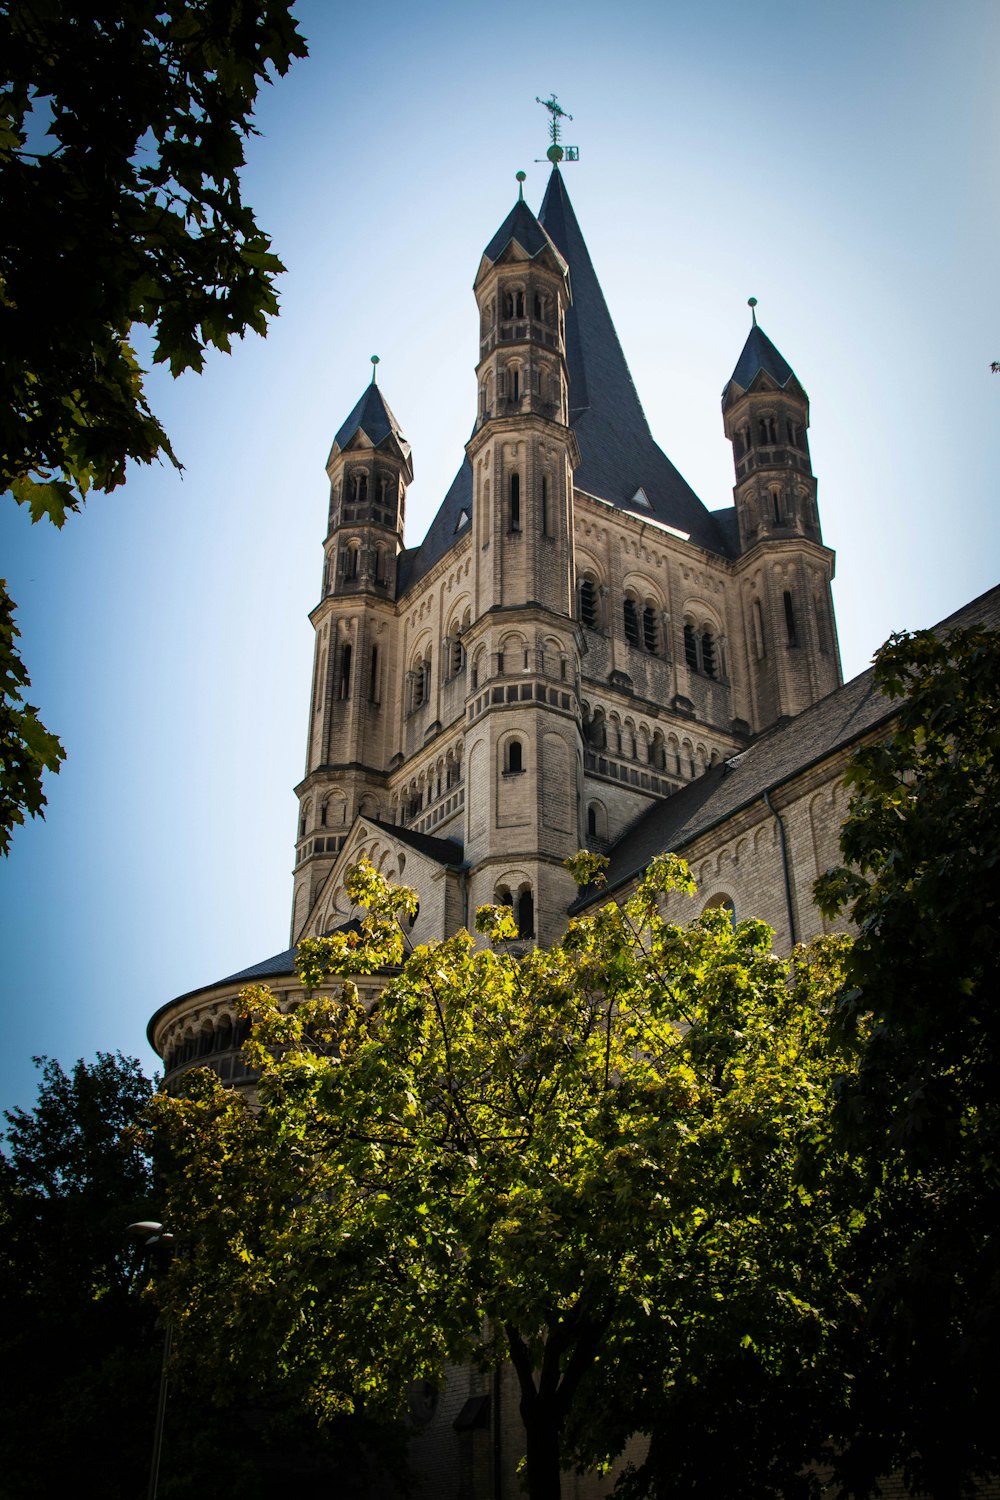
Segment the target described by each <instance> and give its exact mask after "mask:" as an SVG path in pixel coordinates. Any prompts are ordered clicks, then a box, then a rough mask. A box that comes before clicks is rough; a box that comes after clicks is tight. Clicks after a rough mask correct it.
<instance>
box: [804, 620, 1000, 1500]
mask: <svg viewBox="0 0 1000 1500" xmlns="http://www.w3.org/2000/svg"><path fill="white" fill-rule="evenodd" d="M875 680H876V683H877V684H878V686H879V687H880V689H881V690H882V692H883V693H885V694H886V695H887V697H889V698H890V699H893V700H895V701H897V702H898V705H899V707H898V716H897V719H896V723H895V727H894V729H893V732H892V734H891V735H890V736H889V737H888V739H887V740H885V741H884V742H881V743H877V744H872V745H869V746H866V747H864V748H863V749H861V750H860V751H859V752H858V753H857V754H856V756H855V758H854V761H853V764H852V766H851V769H850V772H849V776H848V780H849V784H850V785H851V786H852V788H853V791H852V797H851V803H850V809H849V812H848V817H847V820H846V822H845V824H844V828H843V833H842V838H841V849H842V852H843V855H844V858H845V861H846V864H845V865H844V866H842V867H840V868H838V869H836V870H832V871H830V872H829V873H828V874H827V875H826V876H824V878H823V879H822V880H821V881H820V882H819V883H818V885H817V888H816V895H817V900H818V901H819V903H820V905H821V907H822V909H823V910H825V911H826V912H827V913H828V914H830V915H833V914H834V913H838V912H839V913H846V914H847V915H848V916H849V917H850V919H851V920H852V922H854V924H855V925H856V927H857V930H858V937H857V941H856V942H855V944H854V946H853V948H852V949H851V951H850V954H849V956H848V959H847V969H846V984H845V990H844V992H843V994H842V996H841V998H840V1001H839V1004H838V1010H837V1018H836V1019H837V1025H838V1027H839V1030H840V1032H841V1035H842V1036H843V1038H844V1041H845V1043H846V1044H847V1045H848V1046H849V1047H851V1048H852V1049H853V1050H854V1053H855V1058H856V1066H855V1068H854V1070H853V1072H852V1075H851V1077H850V1078H849V1079H845V1080H843V1081H842V1082H841V1085H840V1099H839V1104H838V1116H839V1123H840V1128H841V1132H842V1137H843V1139H844V1140H845V1141H846V1142H847V1143H848V1144H849V1145H850V1147H851V1148H852V1149H856V1150H859V1151H860V1152H861V1153H862V1155H863V1161H864V1164H865V1170H866V1188H867V1192H866V1212H865V1222H864V1226H863V1228H862V1230H861V1231H860V1233H859V1234H858V1237H857V1241H856V1244H855V1248H854V1256H855V1273H854V1274H855V1280H856V1285H857V1288H858V1291H859V1294H860V1295H861V1296H862V1298H863V1300H864V1303H865V1306H866V1310H867V1319H868V1322H867V1334H868V1337H867V1340H866V1346H867V1348H868V1350H869V1357H868V1359H867V1360H866V1361H865V1362H864V1363H863V1364H862V1365H861V1367H860V1368H859V1372H858V1379H857V1380H856V1382H855V1402H854V1406H855V1414H854V1428H853V1433H852V1439H851V1441H850V1443H849V1444H848V1445H847V1446H846V1448H845V1451H844V1453H843V1455H842V1456H841V1459H840V1470H841V1474H842V1477H843V1479H844V1481H845V1483H847V1484H848V1485H849V1487H850V1488H851V1489H852V1490H853V1492H855V1493H858V1494H864V1493H868V1492H869V1491H870V1489H871V1487H872V1484H873V1482H874V1479H875V1477H876V1476H877V1475H878V1474H880V1473H882V1474H884V1473H887V1472H890V1471H891V1470H892V1469H894V1468H902V1469H903V1471H904V1474H905V1477H906V1479H907V1481H908V1483H909V1484H910V1486H911V1488H912V1489H914V1490H915V1491H916V1490H919V1491H923V1492H926V1493H928V1494H931V1495H934V1496H938V1497H949V1496H959V1495H963V1494H970V1493H972V1487H973V1484H974V1481H975V1479H976V1477H977V1476H983V1475H986V1474H996V1473H998V1472H1000V1441H998V1435H997V1426H996V1411H997V1407H998V1401H1000V1383H998V1377H997V1365H996V1347H997V1340H998V1335H1000V1254H998V1250H1000V1245H998V1241H997V1228H996V1226H997V1224H998V1223H1000V1083H998V1076H997V1057H998V1046H1000V1008H998V1006H997V973H998V969H1000V774H998V773H1000V764H998V761H1000V755H998V752H1000V636H998V635H997V634H996V633H994V632H990V631H985V630H981V629H969V630H961V631H955V632H952V633H950V634H948V635H945V636H938V635H936V634H934V633H932V632H929V631H925V632H922V633H919V634H916V635H897V636H893V637H892V638H891V639H890V641H889V642H887V644H886V645H885V646H884V647H883V648H882V650H881V651H880V652H879V654H878V657H877V659H876V665H875Z"/></svg>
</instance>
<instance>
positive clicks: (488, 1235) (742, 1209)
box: [151, 856, 845, 1500]
mask: <svg viewBox="0 0 1000 1500" xmlns="http://www.w3.org/2000/svg"><path fill="white" fill-rule="evenodd" d="M599 866H600V861H598V860H596V859H595V858H594V857H591V856H580V857H579V858H578V861H577V869H578V871H579V874H580V876H581V878H583V879H587V878H590V877H592V876H594V875H595V874H597V873H598V872H599ZM348 888H349V891H350V894H351V896H352V899H353V900H354V901H355V902H356V903H357V904H358V905H359V906H360V907H363V908H364V909H365V910H366V913H367V915H366V916H365V918H364V921H363V923H362V930H361V933H360V935H358V934H356V933H354V932H349V933H342V934H339V935H335V936H333V937H330V938H323V939H314V940H309V941H306V942H304V943H303V944H302V945H301V947H300V952H299V960H298V962H299V965H300V972H301V974H302V976H303V978H304V979H305V980H306V983H307V984H308V985H309V986H311V987H312V988H313V989H314V990H319V989H321V988H322V987H323V986H324V985H325V984H326V983H327V981H328V980H329V979H330V978H331V977H336V978H337V979H338V981H340V985H339V994H337V995H336V996H335V997H334V998H319V997H316V996H314V998H312V999H310V1000H309V1001H308V1002H306V1003H305V1004H303V1005H302V1006H301V1007H300V1008H299V1009H298V1010H295V1011H293V1012H291V1013H288V1014H284V1013H282V1011H281V1009H280V1007H279V1006H278V1004H277V1003H276V1001H275V999H274V997H273V996H272V995H270V993H269V992H268V991H267V990H266V989H253V990H249V991H247V992H246V994H245V996H244V1001H243V1003H244V1006H245V1010H246V1014H247V1015H249V1016H250V1017H252V1019H253V1022H254V1025H253V1030H252V1037H251V1041H250V1043H249V1044H248V1049H247V1055H248V1057H249V1058H250V1060H251V1061H252V1062H253V1064H254V1066H255V1067H257V1068H258V1069H259V1070H260V1079H259V1085H258V1094H257V1099H256V1102H255V1103H254V1104H253V1105H251V1104H250V1103H249V1102H248V1101H247V1100H246V1099H244V1098H242V1097H240V1096H239V1095H237V1094H235V1093H234V1092H232V1091H230V1090H227V1089H224V1088H223V1087H221V1085H219V1083H218V1081H217V1080H216V1079H215V1078H214V1075H211V1074H209V1073H207V1072H202V1073H196V1074H193V1075H189V1081H188V1088H187V1092H186V1095H185V1096H184V1097H178V1098H168V1097H166V1096H165V1095H160V1096H158V1097H157V1099H156V1100H155V1101H154V1103H153V1105H152V1107H151V1118H152V1130H153V1136H154V1139H155V1141H156V1145H157V1150H158V1152H159V1153H160V1155H161V1160H162V1162H163V1167H164V1171H165V1182H166V1185H167V1189H168V1201H169V1212H170V1215H171V1219H172V1222H173V1223H174V1224H175V1226H177V1227H178V1228H179V1229H180V1231H181V1232H182V1233H183V1234H184V1235H185V1237H186V1240H187V1242H188V1244H189V1246H190V1250H189V1253H188V1255H187V1256H186V1257H185V1258H183V1260H181V1261H179V1262H178V1263H177V1264H176V1265H175V1267H174V1269H173V1271H172V1273H171V1276H170V1278H169V1280H168V1282H167V1283H166V1304H167V1306H168V1307H169V1308H170V1312H171V1316H172V1317H173V1319H174V1320H175V1325H176V1328H177V1333H178V1339H179V1345H180V1349H181V1352H182V1357H183V1358H185V1359H186V1360H187V1361H188V1363H189V1364H191V1365H194V1366H199V1365H200V1366H201V1367H202V1368H203V1369H204V1370H205V1371H206V1375H207V1378H210V1379H213V1380H214V1381H215V1382H216V1384H225V1381H226V1379H227V1372H228V1371H230V1370H234V1371H235V1370H239V1371H240V1373H241V1375H242V1378H244V1379H247V1378H250V1379H254V1380H256V1381H257V1383H258V1385H259V1386H260V1388H262V1389H266V1388H273V1386H274V1384H275V1383H276V1382H278V1383H279V1384H280V1385H281V1386H282V1387H283V1388H284V1389H286V1390H288V1391H290V1392H294V1393H295V1395H296V1396H297V1397H300V1398H301V1399H304V1400H307V1401H309V1402H310V1403H311V1404H312V1406H313V1408H314V1409H315V1410H316V1411H317V1412H318V1413H320V1414H321V1416H325V1415H328V1414H330V1413H334V1412H337V1411H342V1410H351V1409H356V1408H358V1407H361V1406H363V1407H364V1408H366V1409H369V1410H372V1411H378V1412H384V1413H387V1414H391V1413H393V1412H395V1411H398V1410H399V1408H400V1406H401V1403H402V1399H403V1396H404V1393H405V1391H406V1388H407V1386H408V1385H409V1383H410V1382H411V1381H412V1380H414V1379H425V1380H431V1381H438V1380H440V1378H441V1376H442V1371H443V1369H444V1366H445V1364H446V1363H447V1362H449V1361H469V1360H471V1361H473V1362H475V1363H476V1364H478V1365H479V1366H480V1367H481V1368H484V1369H488V1368H491V1367H495V1366H496V1365H497V1364H498V1363H499V1362H501V1361H505V1360H509V1361H510V1363H511V1365H512V1366H513V1368H514V1371H515V1372H516V1376H517V1381H518V1387H519V1391H520V1409H521V1415H522V1418H523V1421H524V1428H525V1441H526V1476H527V1487H528V1493H529V1495H530V1496H532V1497H533V1500H543V1497H544V1500H552V1497H557V1496H558V1494H559V1491H560V1469H561V1467H562V1466H564V1465H566V1464H567V1463H569V1462H572V1461H574V1460H577V1461H581V1462H586V1463H588V1464H593V1463H603V1462H607V1461H608V1460H610V1459H611V1458H612V1457H613V1456H614V1455H615V1454H616V1453H617V1452H618V1451H620V1449H621V1446H622V1444H623V1442H624V1440H625V1438H626V1437H627V1436H628V1435H629V1433H631V1432H633V1431H635V1430H637V1429H640V1430H641V1429H643V1428H645V1429H646V1430H652V1428H653V1425H654V1424H655V1423H656V1422H658V1421H660V1420H661V1419H664V1417H665V1414H669V1412H670V1411H671V1410H672V1403H673V1402H674V1401H675V1398H676V1395H677V1392H681V1393H682V1394H683V1393H684V1392H685V1391H690V1390H691V1389H693V1386H694V1384H695V1382H696V1380H697V1378H698V1377H699V1375H705V1374H706V1372H709V1371H712V1370H716V1371H717V1370H719V1369H720V1368H721V1367H722V1365H723V1364H724V1363H725V1362H726V1361H727V1360H728V1361H730V1362H736V1363H738V1362H739V1360H740V1357H741V1356H742V1359H743V1361H744V1364H745V1367H746V1369H748V1370H749V1369H750V1368H753V1367H758V1368H760V1369H761V1370H764V1371H766V1370H768V1369H769V1368H772V1369H774V1370H775V1371H776V1368H777V1366H778V1365H780V1364H781V1363H782V1359H784V1361H785V1364H786V1365H787V1356H788V1351H789V1350H790V1349H791V1348H792V1347H793V1346H795V1345H796V1344H797V1345H798V1346H799V1347H805V1346H807V1347H808V1348H810V1349H811V1350H813V1351H815V1353H816V1355H817V1357H818V1356H819V1354H820V1352H821V1351H822V1348H823V1346H824V1342H825V1341H826V1340H827V1338H828V1335H829V1327H830V1315H829V1313H828V1311H827V1310H826V1309H825V1308H823V1307H821V1306H819V1305H818V1303H817V1300H816V1298H815V1295H814V1293H815V1290H816V1287H817V1284H818V1280H817V1276H816V1274H815V1273H816V1272H817V1268H819V1267H821V1266H822V1267H823V1268H825V1269H824V1272H823V1274H824V1275H825V1277H826V1280H827V1281H831V1280H832V1279H833V1273H832V1271H831V1270H830V1267H831V1266H832V1264H833V1263H834V1262H835V1259H836V1256H835V1251H836V1247H837V1246H838V1245H839V1243H840V1242H841V1240H842V1237H843V1234H844V1229H843V1227H842V1223H841V1221H840V1220H839V1219H838V1217H837V1215H836V1214H835V1213H834V1212H833V1211H832V1209H831V1201H832V1200H831V1188H830V1184H829V1182H828V1180H827V1173H826V1169H825V1167H824V1162H823V1157H822V1153H821V1152H820V1151H819V1150H818V1149H817V1143H818V1141H819V1140H820V1139H821V1138H822V1130H823V1119H824V1109H825V1099H826V1089H827V1082H828V1078H829V1074H830V1069H831V1066H832V1064H831V1061H830V1058H829V1055H828V1053H827V1050H826V1048H825V1045H824V1013H825V1008H826V1006H827V1005H828V1003H829V1001H830V998H831V996H832V994H833V992H834V990H835V988H836V985H837V982H838V978H839V960H838V957H837V955H838V952H839V948H838V945H837V943H828V944H826V945H825V947H824V949H823V952H822V954H821V955H812V956H806V955H804V954H799V955H797V956H796V958H795V959H794V960H792V961H791V962H788V961H782V960H780V959H778V958H777V957H775V956H774V954H773V953H772V952H771V938H772V934H771V932H770V930H769V929H768V928H766V927H765V926H764V925H763V924H761V923H757V922H742V923H740V924H739V926H738V927H736V928H735V930H733V928H732V927H731V925H730V921H729V917H728V914H727V913H725V912H722V911H719V910H709V911H706V912H705V913H703V915H702V916H701V917H699V918H697V919H696V920H695V921H694V922H693V923H692V924H691V925H690V926H688V927H680V926H677V925H675V924H672V923H668V922H666V921H665V920H664V919H663V917H662V916H661V914H660V907H661V904H662V902H663V901H664V899H665V898H666V897H667V895H668V894H669V893H670V892H671V891H674V890H691V889H693V886H692V883H691V881H690V877H689V876H688V875H687V872H686V870H685V868H684V866H683V864H682V862H681V861H679V860H676V859H675V858H673V857H672V856H664V857H662V858H660V859H658V860H656V861H654V862H653V864H652V866H651V867H650V869H649V870H648V871H647V873H646V875H645V877H644V878H643V880H642V882H641V883H640V885H639V888H638V890H637V892H636V894H635V895H634V896H633V897H632V898H631V899H630V900H628V901H627V902H625V903H624V904H623V905H621V906H619V905H617V904H612V905H609V906H605V907H603V908H602V909H601V910H599V911H597V912H596V913H595V914H593V915H590V916H586V917H582V918H578V919H576V920H574V921H573V922H572V923H571V925H570V928H569V931H568V932H567V934H566V937H565V939H564V940H563V942H562V943H561V944H559V945H557V946H556V947H554V948H552V949H550V950H548V951H542V950H538V951H534V952H529V953H526V954H524V955H523V956H515V955H513V954H511V953H510V952H508V951H507V950H506V945H507V943H508V942H509V940H511V939H513V938H515V937H516V927H515V924H514V922H513V919H512V914H511V912H510V910H509V909H507V908H491V907H487V908H483V909H482V911H481V912H480V914H479V917H478V919H477V923H478V926H479V928H480V930H481V931H482V932H484V933H485V934H486V935H487V936H488V937H489V939H490V942H491V946H490V947H485V948H479V949H477V948H475V947H474V945H473V942H472V940H471V939H470V937H469V936H468V934H466V933H464V932H463V933H459V934H458V935H457V936H455V937H453V938H450V939H448V940H446V941H445V942H442V943H439V944H436V945H433V946H430V947H426V948H418V949H417V950H416V951H414V952H412V953H410V954H409V956H407V957H406V958H405V961H404V954H403V943H404V940H403V935H402V928H401V926H400V924H399V921H398V920H397V919H398V917H399V916H400V915H401V914H402V913H405V912H407V911H412V910H413V909H414V904H415V899H416V898H415V895H414V893H413V892H412V891H407V890H405V889H396V888H393V887H391V886H389V885H387V884H386V882H385V881H384V880H383V879H382V878H381V877H380V876H379V875H377V874H376V872H375V871H374V870H373V869H372V868H371V866H370V865H365V864H362V865H360V866H358V867H357V868H356V869H355V870H354V871H353V872H352V874H351V876H350V879H349V887H348ZM376 973H377V974H379V976H380V978H381V977H385V979H386V983H385V986H384V988H383V989H382V991H381V994H380V997H379V999H378V1002H377V1004H375V1005H374V1006H372V1005H370V1004H366V1003H364V1002H363V1001H362V1000H361V998H360V996H359V992H358V990H357V988H356V986H355V983H354V980H353V979H352V978H351V977H350V976H351V975H373V974H376ZM806 1247H807V1248H808V1254H804V1253H803V1252H804V1249H805V1248H806ZM782 1351H784V1352H783V1353H782ZM799 1363H800V1364H801V1361H800V1362H799ZM797 1368H798V1366H797ZM785 1374H786V1375H787V1370H786V1371H785ZM778 1383H779V1384H780V1383H781V1382H780V1380H779V1381H778ZM807 1383H808V1380H807ZM719 1384H720V1386H721V1380H720V1382H719ZM730 1394H731V1396H733V1393H730ZM827 1394H828V1393H827ZM844 1395H845V1392H844V1389H843V1388H841V1390H840V1392H839V1394H838V1396H837V1400H838V1401H839V1402H840V1404H841V1405H842V1404H843V1400H844ZM738 1405H739V1400H738V1397H736V1396H733V1399H732V1400H731V1407H732V1408H733V1409H735V1408H736V1407H737V1406H738ZM826 1415H827V1416H829V1410H827V1413H826ZM818 1431H819V1428H818V1427H817V1426H816V1423H815V1422H812V1421H810V1423H809V1424H803V1426H802V1427H801V1428H800V1429H798V1430H796V1431H793V1432H792V1433H790V1434H788V1435H787V1437H786V1443H785V1448H784V1451H783V1452H782V1453H781V1454H780V1455H779V1456H778V1457H777V1459H775V1460H774V1461H773V1462H772V1465H771V1468H770V1470H769V1471H767V1465H766V1464H764V1463H761V1464H760V1465H759V1466H758V1470H757V1476H756V1481H755V1483H756V1487H754V1486H753V1485H751V1484H750V1483H749V1482H748V1484H747V1487H746V1489H745V1491H741V1492H740V1493H745V1494H747V1495H750V1494H756V1495H765V1494H767V1495H770V1494H775V1493H777V1492H778V1491H777V1490H776V1489H775V1488H774V1486H775V1484H776V1483H778V1482H779V1481H781V1480H782V1479H783V1478H785V1479H788V1481H789V1482H792V1476H794V1474H795V1473H796V1472H797V1471H798V1470H799V1469H800V1468H801V1466H802V1463H803V1462H804V1460H805V1458H807V1457H808V1456H809V1453H810V1447H811V1445H812V1444H813V1443H814V1442H816V1441H818V1439H817V1432H818ZM665 1465H666V1466H667V1467H669V1462H668V1460H667V1457H666V1456H665V1455H664V1454H662V1453H661V1454H660V1457H659V1459H658V1460H656V1459H655V1455H654V1462H653V1463H652V1464H651V1465H647V1466H646V1467H645V1469H644V1471H643V1472H641V1473H640V1474H638V1475H636V1476H633V1487H634V1488H633V1492H634V1493H640V1492H642V1493H648V1492H652V1490H653V1489H655V1485H656V1483H657V1477H658V1475H659V1476H662V1474H663V1473H664V1472H665ZM765 1471H767V1472H765ZM769 1486H770V1487H769ZM729 1493H733V1494H735V1493H737V1490H736V1489H735V1488H733V1487H730V1489H729Z"/></svg>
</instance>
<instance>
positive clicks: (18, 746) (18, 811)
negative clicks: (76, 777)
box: [0, 578, 65, 854]
mask: <svg viewBox="0 0 1000 1500" xmlns="http://www.w3.org/2000/svg"><path fill="white" fill-rule="evenodd" d="M20 633H21V632H20V631H19V630H18V628H17V626H16V625H15V624H14V606H13V604H12V603H11V601H10V598H9V597H8V595H7V591H6V588H5V585H4V580H3V579H2V578H0V854H6V853H7V851H8V849H9V848H10V835H11V830H12V829H13V827H14V825H15V824H17V823H23V822H24V815H25V813H29V814H30V815H31V817H35V816H37V815H38V814H39V813H41V811H42V808H43V807H44V806H45V793H44V792H43V791H42V772H43V771H58V769H59V764H60V762H61V761H62V760H63V759H64V758H65V752H64V751H63V748H62V745H60V743H59V741H58V740H57V739H56V737H55V735H54V734H50V733H49V731H48V730H47V729H46V728H45V725H44V724H43V723H42V722H41V720H40V719H39V717H38V710H37V708H35V707H33V705H32V704H30V703H26V702H25V699H24V690H25V688H29V687H30V686H31V679H30V678H29V676H28V674H27V672H26V671H25V669H24V663H23V662H22V660H21V658H20V656H19V655H18V652H17V647H16V645H15V644H14V643H15V640H16V639H17V637H18V636H19V635H20Z"/></svg>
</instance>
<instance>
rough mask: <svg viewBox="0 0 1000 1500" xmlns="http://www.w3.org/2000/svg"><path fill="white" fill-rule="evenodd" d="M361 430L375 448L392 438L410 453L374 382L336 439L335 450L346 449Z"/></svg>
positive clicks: (334, 441)
mask: <svg viewBox="0 0 1000 1500" xmlns="http://www.w3.org/2000/svg"><path fill="white" fill-rule="evenodd" d="M361 430H364V432H365V434H366V435H367V437H368V438H369V440H370V442H371V445H372V447H373V448H377V447H378V446H379V445H380V444H381V443H384V442H385V440H386V438H387V437H390V436H392V437H394V438H395V439H396V441H397V443H398V444H399V446H400V447H401V448H402V449H403V451H404V453H409V451H410V445H409V443H408V442H407V441H406V439H405V437H404V436H403V434H402V431H401V430H400V426H399V423H398V422H397V421H396V418H395V417H394V416H393V414H392V412H391V411H390V410H389V406H388V403H387V402H386V399H385V397H384V396H383V395H382V392H381V391H380V390H379V388H378V386H377V385H376V384H375V382H374V380H373V381H372V382H371V384H370V385H369V387H368V389H367V390H366V391H365V393H364V395H363V396H362V397H361V400H360V401H359V402H358V404H357V406H356V407H355V408H354V410H353V411H352V412H351V415H350V416H349V417H348V418H347V421H346V422H345V423H344V424H343V426H342V427H341V429H340V431H339V432H338V433H337V436H336V437H335V438H334V440H333V446H334V449H337V448H340V449H341V450H343V449H344V448H346V447H347V445H348V443H349V442H350V441H351V439H352V438H353V437H354V436H355V434H356V433H357V432H359V431H361Z"/></svg>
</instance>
